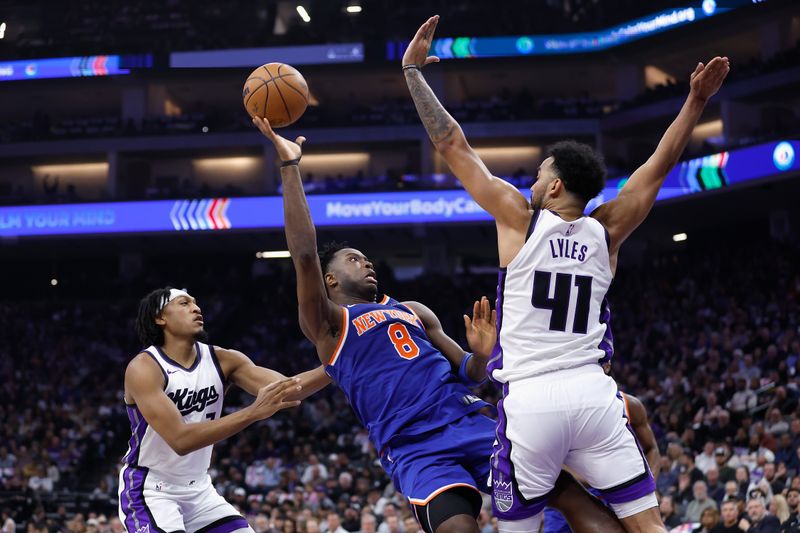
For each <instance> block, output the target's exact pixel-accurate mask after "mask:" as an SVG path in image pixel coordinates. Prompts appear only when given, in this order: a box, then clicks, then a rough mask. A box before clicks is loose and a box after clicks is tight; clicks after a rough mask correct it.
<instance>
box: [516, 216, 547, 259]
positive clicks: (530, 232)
mask: <svg viewBox="0 0 800 533" xmlns="http://www.w3.org/2000/svg"><path fill="white" fill-rule="evenodd" d="M541 213H542V210H541V209H537V210H535V211H534V212H533V215H531V222H530V224H528V231H527V233H525V242H528V239H530V238H531V235H533V228H535V227H536V221H538V220H539V215H540V214H541ZM521 251H522V250H520V252H521Z"/></svg>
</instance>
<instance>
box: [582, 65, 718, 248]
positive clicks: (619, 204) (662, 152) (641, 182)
mask: <svg viewBox="0 0 800 533" xmlns="http://www.w3.org/2000/svg"><path fill="white" fill-rule="evenodd" d="M729 71H730V63H729V62H728V58H727V57H715V58H714V59H712V60H711V61H710V62H709V63H708V65H703V63H698V64H697V68H695V69H694V72H693V73H692V76H691V81H690V86H691V89H690V91H689V96H688V98H687V99H686V103H684V104H683V107H682V108H681V111H680V113H678V117H677V118H676V119H675V120H674V121H673V122H672V124H671V125H670V126H669V128H667V131H666V133H664V136H663V137H662V138H661V141H660V142H659V143H658V146H657V147H656V150H655V152H654V153H653V155H652V156H650V158H649V159H648V160H647V162H645V164H644V165H642V166H641V167H639V168H638V169H637V170H636V172H634V173H633V174H632V175H631V177H630V178H629V179H628V181H627V183H625V186H624V187H622V190H620V192H619V196H617V197H616V198H615V199H614V200H612V201H610V202H608V203H605V204H603V205H601V206H600V207H598V208H597V209H596V210H595V211H594V212H593V213H592V216H593V217H595V218H597V219H598V220H599V221H600V222H602V223H603V225H604V226H605V227H606V229H607V230H608V234H609V236H610V237H611V251H612V254H614V253H616V251H618V250H619V247H620V245H621V244H622V242H623V241H624V240H625V239H626V238H627V237H628V236H629V235H630V234H631V233H632V232H633V230H634V229H636V227H637V226H638V225H639V224H641V223H642V221H643V220H644V219H645V217H646V216H647V214H648V213H649V212H650V209H651V208H652V207H653V204H654V203H655V201H656V195H657V194H658V190H659V189H660V188H661V184H662V183H664V178H666V177H667V174H668V173H669V172H670V170H672V168H673V167H674V166H675V165H676V164H677V162H678V160H679V159H680V156H681V154H682V153H683V150H684V148H686V143H687V142H688V141H689V137H690V135H691V134H692V130H693V129H694V127H695V126H696V125H697V121H698V120H699V119H700V115H702V113H703V109H705V106H706V103H707V102H708V100H709V98H711V97H712V96H714V95H715V94H716V93H717V91H718V90H719V88H720V86H721V85H722V82H723V81H724V80H725V76H727V75H728V72H729Z"/></svg>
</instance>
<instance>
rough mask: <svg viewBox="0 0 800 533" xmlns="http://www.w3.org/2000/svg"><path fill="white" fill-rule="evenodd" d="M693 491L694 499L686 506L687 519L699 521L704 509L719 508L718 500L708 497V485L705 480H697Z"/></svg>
mask: <svg viewBox="0 0 800 533" xmlns="http://www.w3.org/2000/svg"><path fill="white" fill-rule="evenodd" d="M692 492H693V494H694V499H693V500H692V501H691V502H690V503H689V505H688V506H687V507H686V520H688V521H689V522H699V521H700V517H701V516H702V514H703V511H704V510H706V509H715V510H716V509H717V502H715V501H714V500H713V499H711V498H709V497H708V486H707V485H706V482H705V481H695V483H694V485H693V487H692Z"/></svg>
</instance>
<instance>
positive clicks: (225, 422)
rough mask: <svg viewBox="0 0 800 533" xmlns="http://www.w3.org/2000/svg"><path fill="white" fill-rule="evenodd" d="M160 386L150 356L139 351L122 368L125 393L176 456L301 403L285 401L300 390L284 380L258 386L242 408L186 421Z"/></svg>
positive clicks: (161, 380) (159, 375)
mask: <svg viewBox="0 0 800 533" xmlns="http://www.w3.org/2000/svg"><path fill="white" fill-rule="evenodd" d="M163 387H164V377H163V374H162V370H161V369H160V368H159V366H158V364H157V363H155V361H153V360H152V358H150V357H149V356H147V355H146V354H139V355H138V356H136V357H135V358H134V359H133V360H132V361H131V362H130V364H129V365H128V368H127V370H126V371H125V393H126V396H127V397H129V399H130V400H133V403H135V404H136V407H137V408H138V409H139V411H140V412H141V413H142V416H143V417H144V419H145V420H146V421H147V423H148V424H150V426H152V428H153V429H154V430H155V431H156V433H158V434H159V435H160V436H161V437H162V438H163V439H164V441H166V443H167V444H169V446H170V447H171V448H172V449H173V450H174V451H175V453H177V454H178V455H186V454H188V453H191V452H193V451H196V450H199V449H201V448H205V447H206V446H210V445H212V444H214V443H216V442H219V441H221V440H223V439H227V438H228V437H230V436H231V435H235V434H236V433H238V432H240V431H241V430H243V429H244V428H246V427H247V426H249V425H250V424H252V423H254V422H257V421H258V420H262V419H264V418H268V417H270V416H272V415H273V414H275V413H276V412H277V411H280V410H281V409H286V408H289V407H295V406H297V405H299V404H300V402H299V401H292V400H288V397H289V395H290V394H298V393H300V384H299V381H298V380H297V379H295V378H289V379H283V380H279V381H274V382H273V383H271V384H270V385H269V386H266V387H263V388H261V389H259V390H258V391H257V395H256V399H255V400H254V401H253V403H252V404H250V405H249V406H247V407H245V408H244V409H241V410H239V411H236V412H235V413H231V414H229V415H227V416H223V417H222V418H219V419H217V420H210V421H208V422H197V423H191V424H187V423H185V422H184V421H183V417H182V416H181V413H180V412H179V411H178V408H177V407H175V403H174V402H173V401H172V400H171V399H170V398H169V396H167V395H166V394H165V393H164V389H163Z"/></svg>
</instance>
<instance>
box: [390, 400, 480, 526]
mask: <svg viewBox="0 0 800 533" xmlns="http://www.w3.org/2000/svg"><path fill="white" fill-rule="evenodd" d="M493 440H494V422H493V421H492V420H491V419H489V418H486V417H484V416H482V415H479V414H477V413H473V414H470V415H465V416H463V417H462V418H459V419H457V420H454V421H453V422H451V423H449V424H447V425H446V426H444V427H442V428H440V429H438V430H436V431H431V432H428V433H426V434H423V435H416V436H412V437H406V438H403V439H394V440H393V441H392V443H391V444H390V445H389V446H388V447H386V450H385V453H384V454H383V457H382V458H381V464H382V465H383V467H384V469H385V470H386V472H387V473H388V474H389V475H390V476H391V478H392V482H393V483H394V485H395V488H396V489H397V490H399V491H400V492H401V493H402V494H404V495H405V496H406V498H408V502H409V503H410V504H411V506H412V508H413V510H414V515H415V517H416V518H417V521H418V522H419V523H420V526H421V527H422V528H423V530H424V531H426V532H428V533H450V532H462V531H463V532H470V533H478V531H479V528H478V523H477V520H476V518H477V517H478V514H480V511H481V503H482V499H481V494H480V491H479V488H478V487H481V488H484V489H485V487H486V486H487V485H486V478H487V476H488V465H489V453H490V452H491V447H492V442H493ZM478 462H480V465H481V466H482V469H479V470H480V472H479V475H478V477H476V476H475V474H474V473H473V471H472V470H473V466H474V465H475V464H477V463H478Z"/></svg>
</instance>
